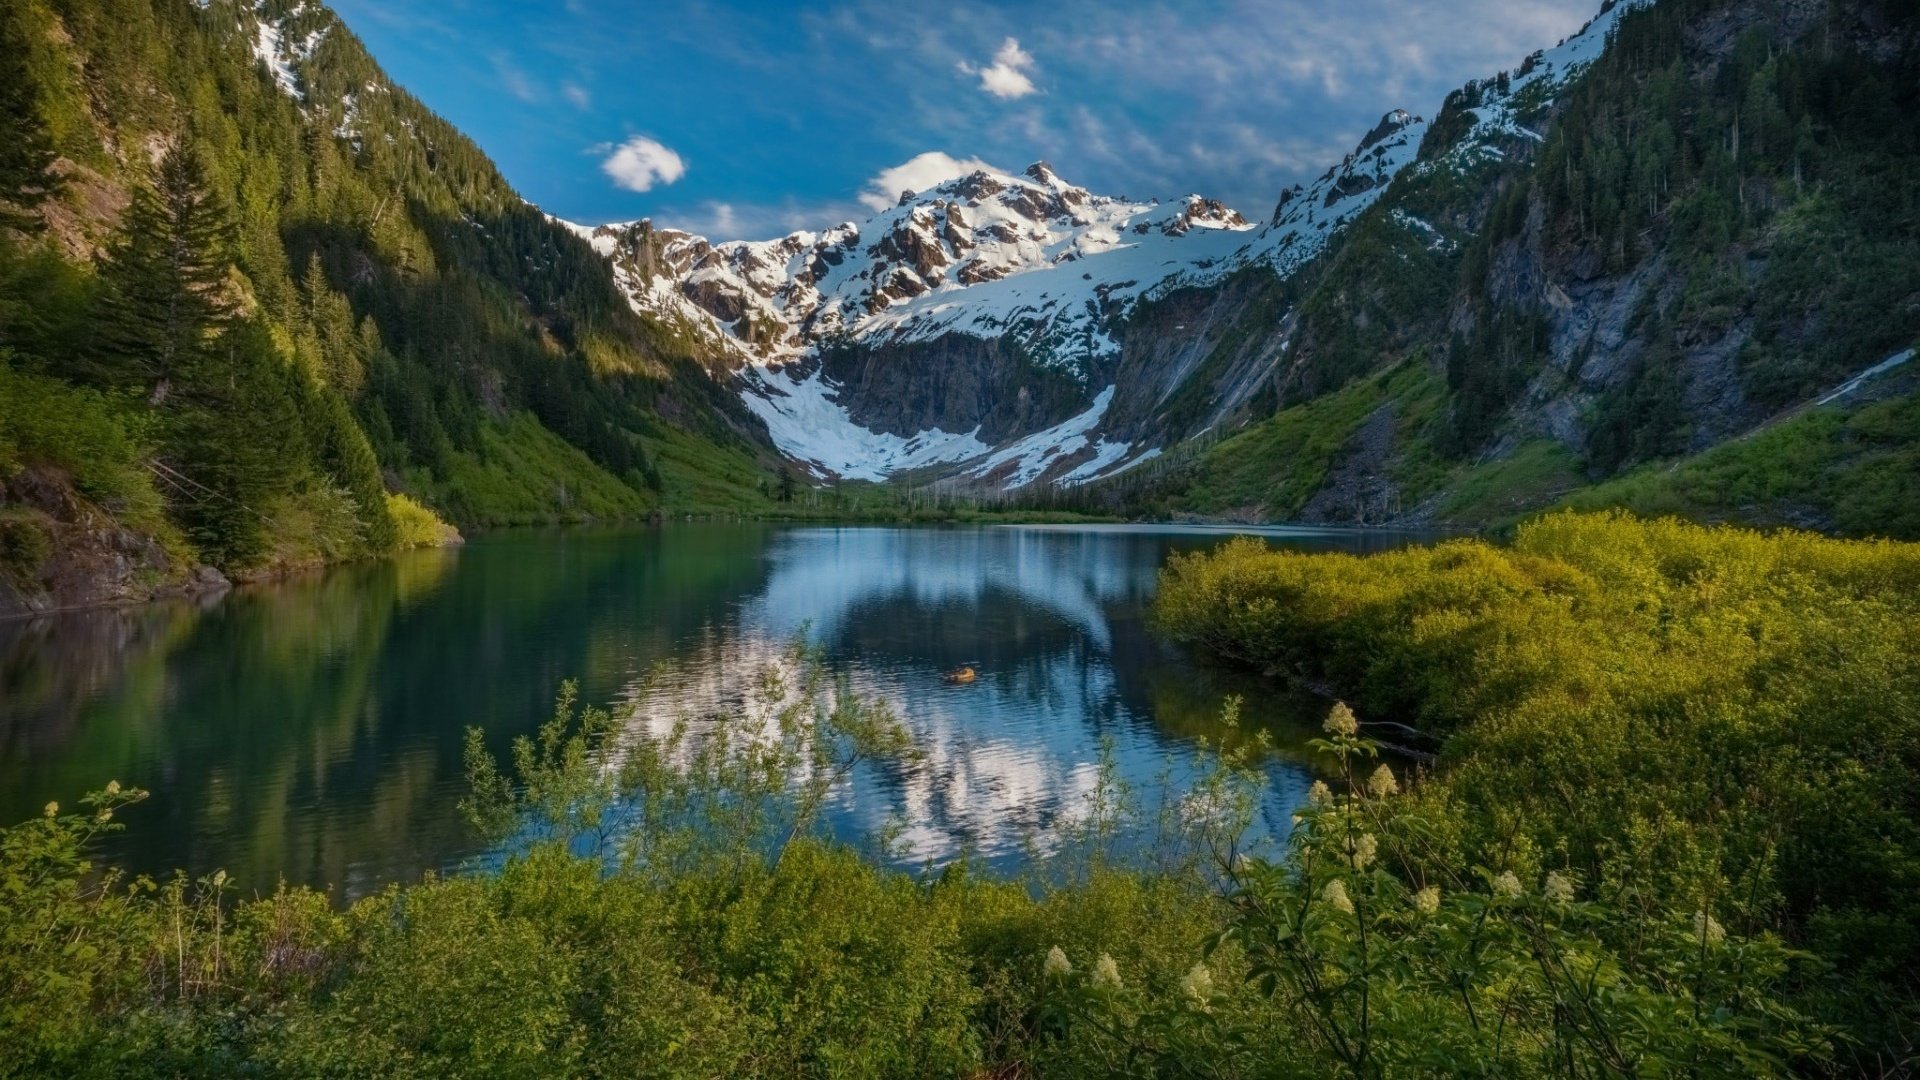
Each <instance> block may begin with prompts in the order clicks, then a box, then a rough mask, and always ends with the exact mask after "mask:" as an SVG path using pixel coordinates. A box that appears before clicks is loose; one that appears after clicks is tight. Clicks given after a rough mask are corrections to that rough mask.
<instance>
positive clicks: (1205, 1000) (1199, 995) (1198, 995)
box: [1180, 964, 1213, 1009]
mask: <svg viewBox="0 0 1920 1080" xmlns="http://www.w3.org/2000/svg"><path fill="white" fill-rule="evenodd" d="M1180 992H1181V993H1183V994H1185V995H1187V1000H1188V1001H1191V1002H1192V1003H1193V1004H1194V1005H1195V1006H1197V1007H1199V1008H1202V1009H1204V1008H1206V1007H1207V1006H1208V1005H1209V1004H1210V1003H1211V1002H1212V1001H1213V972H1211V971H1208V970H1207V965H1205V964H1195V965H1193V969H1192V970H1191V971H1188V972H1187V975H1186V977H1185V978H1183V979H1181V980H1180Z"/></svg>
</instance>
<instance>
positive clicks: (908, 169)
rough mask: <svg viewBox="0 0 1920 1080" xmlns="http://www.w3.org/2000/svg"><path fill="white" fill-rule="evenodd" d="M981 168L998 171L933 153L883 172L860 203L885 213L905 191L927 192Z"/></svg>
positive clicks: (975, 160) (977, 162)
mask: <svg viewBox="0 0 1920 1080" xmlns="http://www.w3.org/2000/svg"><path fill="white" fill-rule="evenodd" d="M980 169H987V170H990V171H998V170H995V169H994V168H993V166H991V165H989V164H987V163H986V162H984V161H981V160H980V159H979V158H964V159H963V158H956V157H954V156H952V155H950V154H943V153H941V152H940V151H938V150H929V151H927V152H926V153H924V154H921V155H919V156H918V157H915V158H912V159H911V160H908V161H905V162H902V163H900V164H898V165H895V166H894V167H893V168H891V169H882V170H881V171H880V172H879V174H878V175H876V176H874V178H873V179H871V180H869V181H867V186H866V187H864V188H862V189H860V202H861V204H862V205H864V206H866V207H867V208H868V209H870V210H875V211H879V210H885V209H886V208H887V207H889V206H892V205H893V204H895V203H897V202H899V201H900V193H901V192H903V191H925V190H927V189H928V188H930V187H933V186H935V185H937V184H942V183H945V182H946V181H948V180H952V179H955V178H957V177H962V176H965V175H967V174H968V173H971V172H975V171H978V170H980Z"/></svg>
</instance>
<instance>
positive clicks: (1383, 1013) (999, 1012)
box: [0, 652, 1841, 1077]
mask: <svg viewBox="0 0 1920 1080" xmlns="http://www.w3.org/2000/svg"><path fill="white" fill-rule="evenodd" d="M758 686H759V690H758V691H757V692H756V693H755V694H754V695H753V696H752V697H751V699H750V700H749V701H747V702H746V703H745V704H744V705H743V706H742V707H741V708H740V709H739V710H738V711H737V712H736V713H734V714H730V715H726V716H720V717H715V718H712V719H711V720H710V721H709V722H707V723H705V724H703V725H702V726H701V727H700V728H698V729H696V728H695V727H693V726H692V725H690V724H688V723H685V722H682V723H681V724H679V725H677V726H675V727H673V728H672V729H671V730H669V731H667V732H664V733H662V734H661V735H660V736H659V737H657V738H655V739H642V740H637V741H636V740H630V739H626V738H622V739H620V741H619V746H620V748H621V749H620V753H619V754H618V755H617V756H603V755H602V754H601V753H600V751H601V749H602V748H605V747H609V746H611V745H612V742H611V740H612V739H613V738H614V737H615V735H616V734H617V733H620V732H622V731H624V730H625V724H624V723H623V719H622V718H620V717H616V716H614V715H612V714H609V713H607V712H605V711H603V710H598V709H591V708H589V709H585V710H582V709H580V708H578V707H577V704H576V701H575V698H574V694H573V691H572V689H571V687H569V688H568V689H567V690H566V691H565V692H564V693H563V694H562V696H561V699H560V701H559V704H558V706H557V707H556V709H555V711H554V713H553V715H552V717H551V718H550V719H549V720H548V721H547V722H546V723H545V724H543V725H542V726H541V727H540V728H539V729H538V730H537V731H536V732H534V733H533V734H531V735H527V736H523V737H522V738H520V739H519V740H518V741H517V742H516V743H515V745H514V748H513V751H512V754H511V766H510V767H509V768H508V769H507V770H506V771H503V770H502V768H501V766H500V765H499V763H497V762H496V761H495V760H494V759H493V758H492V757H490V756H489V755H488V754H487V753H486V752H485V751H484V750H483V749H482V746H483V740H482V738H481V737H480V735H479V733H478V732H476V733H474V735H473V737H472V738H471V739H470V740H469V750H468V755H467V761H468V775H469V779H470V781H471V784H472V792H473V794H472V795H471V797H470V798H469V799H468V800H467V801H466V802H465V803H464V804H463V808H464V809H465V810H466V811H467V813H468V815H469V817H470V818H471V819H472V821H473V822H474V823H475V825H476V826H477V827H478V828H480V829H481V830H482V831H483V832H484V833H485V834H487V835H490V836H493V837H496V838H503V839H504V840H505V844H506V846H505V847H503V848H502V849H501V850H502V851H504V852H505V853H506V854H505V857H504V858H503V860H502V861H500V862H499V863H498V864H497V865H495V866H493V867H491V868H490V869H487V870H485V871H481V872H475V873H471V874H463V875H460V876H456V877H451V878H446V879H438V878H430V879H428V880H426V881H423V882H420V883H417V884H413V885H408V886H397V885H396V886H393V887H390V888H389V889H387V890H386V891H384V892H382V893H380V894H378V895H375V896H372V897H369V898H367V899H365V900H362V901H360V902H359V903H357V904H354V905H353V906H352V907H350V908H348V909H346V910H344V911H339V910H335V909H333V908H332V907H331V906H330V905H329V904H328V903H327V902H326V900H325V898H324V897H322V896H320V895H318V894H315V893H311V892H307V891H303V890H289V889H281V890H279V891H277V892H275V893H273V894H272V895H269V896H266V897H260V898H256V899H252V900H244V901H238V900H235V899H234V898H232V897H231V896H230V895H229V894H230V893H231V891H232V890H231V887H230V886H229V885H228V882H227V880H226V877H225V875H224V874H218V873H216V874H213V875H210V876H208V877H206V878H204V879H201V880H199V881H193V882H187V881H180V880H175V881H170V882H164V883H155V882H150V881H144V880H141V881H133V882H128V881H125V880H122V879H120V878H118V877H116V876H114V875H112V874H110V873H109V874H107V875H105V876H99V875H95V874H93V873H91V872H90V868H89V867H88V865H87V859H86V845H87V842H88V841H89V840H90V839H91V838H93V837H94V836H96V835H98V834H99V833H100V832H101V831H102V830H106V829H113V828H118V827H120V825H119V821H118V817H119V816H120V815H121V812H122V811H123V810H126V809H128V808H129V807H130V806H131V805H132V804H134V803H137V802H138V800H139V799H140V798H141V793H139V792H134V791H124V790H121V789H120V788H119V787H118V785H110V786H109V787H108V788H107V789H106V790H105V791H103V792H100V793H98V794H96V795H94V796H91V797H89V798H88V799H86V800H83V801H82V803H81V807H80V811H79V812H77V813H75V812H63V811H62V809H61V808H60V807H58V806H49V807H47V809H46V812H45V814H44V815H43V816H40V817H38V818H35V819H33V820H30V821H27V822H24V823H22V824H20V825H17V826H15V827H12V828H9V829H5V830H0V898H3V899H4V900H5V901H6V902H5V903H4V904H0V988H4V989H5V990H6V991H7V992H6V993H5V994H4V995H0V1002H3V1003H4V1004H0V1047H3V1048H5V1049H4V1053H0V1075H34V1076H44V1075H81V1076H84V1075H103V1076H104V1075H112V1076H147V1075H153V1076H167V1075H180V1074H188V1075H197V1074H209V1073H212V1074H231V1073H236V1072H264V1073H270V1074H273V1075H284V1076H334V1075H368V1074H379V1075H386V1076H437V1075H463V1076H533V1075H543V1076H544V1075H581V1076H603V1075H604V1076H630V1075H636V1074H640V1075H649V1076H712V1075H728V1076H956V1077H961V1076H978V1075H1006V1074H1020V1075H1041V1076H1089V1077H1111V1076H1143V1077H1144V1076H1164V1075H1195V1076H1208V1077H1235V1076H1249V1077H1250V1076H1271V1075H1323V1074H1329V1073H1331V1074H1336V1075H1357V1076H1405V1075H1418V1076H1454V1075H1461V1074H1463V1073H1464V1074H1480V1075H1539V1074H1545V1073H1549V1072H1556V1071H1571V1072H1576V1073H1580V1074H1596V1075H1597V1074H1608V1075H1614V1074H1623V1073H1634V1074H1642V1073H1651V1074H1664V1073H1667V1072H1671V1071H1687V1072H1690V1073H1692V1074H1694V1075H1700V1076H1752V1075H1769V1074H1779V1073H1783V1072H1786V1071H1789V1070H1792V1069H1796V1068H1813V1069H1818V1068H1821V1067H1824V1065H1825V1064H1827V1063H1832V1062H1835V1061H1836V1060H1837V1059H1836V1056H1835V1055H1836V1054H1837V1053H1838V1052H1839V1050H1840V1046H1841V1044H1840V1043H1839V1042H1838V1040H1837V1038H1836V1035H1835V1033H1834V1032H1833V1031H1832V1030H1831V1029H1830V1028H1828V1027H1827V1026H1825V1025H1823V1024H1821V1023H1819V1022H1817V1021H1816V1020H1814V1019H1811V1018H1810V1017H1808V1016H1807V1015H1805V1014H1804V1013H1803V1012H1801V1011H1798V1010H1796V1009H1795V1008H1794V1007H1791V1006H1790V1005H1788V1004H1786V1003H1785V996H1786V995H1788V994H1789V993H1790V992H1791V991H1792V990H1793V989H1794V988H1795V987H1796V986H1797V985H1798V981H1797V980H1799V979H1801V978H1803V977H1805V976H1806V974H1807V973H1808V972H1809V971H1817V970H1818V969H1817V966H1815V965H1813V963H1812V961H1811V959H1810V958H1809V957H1807V956H1806V955H1805V954H1802V953H1798V952H1795V951H1793V950H1791V949H1788V948H1787V947H1785V946H1784V945H1783V944H1782V942H1781V941H1780V939H1779V938H1778V937H1777V936H1776V935H1774V934H1772V933H1770V932H1767V931H1766V930H1764V929H1760V928H1751V927H1746V926H1742V925H1739V924H1735V923H1729V922H1726V921H1725V920H1726V919H1728V918H1730V917H1731V914H1732V911H1733V910H1734V909H1733V908H1732V907H1731V906H1730V905H1729V906H1722V905H1721V904H1719V903H1718V902H1716V901H1708V902H1706V903H1702V901H1701V900H1700V898H1698V897H1695V896H1691V895H1684V894H1674V895H1669V896H1660V895H1654V894H1652V893H1651V892H1648V891H1632V890H1622V889H1620V888H1618V887H1617V884H1616V883H1615V882H1613V881H1612V879H1610V878H1608V877H1606V876H1605V875H1594V876H1592V877H1589V876H1587V875H1586V874H1585V873H1584V872H1583V870H1582V869H1581V868H1579V867H1578V866H1577V865H1574V864H1572V863H1570V861H1569V860H1568V859H1567V858H1566V856H1565V854H1564V853H1562V852H1554V851H1539V850H1535V849H1531V848H1529V847H1526V846H1524V845H1517V846H1516V845H1509V846H1507V847H1506V848H1505V849H1501V850H1495V851H1491V852H1490V857H1489V858H1488V859H1487V861H1485V862H1484V863H1480V862H1475V861H1470V860H1467V859H1464V858H1463V852H1462V850H1461V848H1460V847H1459V846H1458V843H1457V841H1458V838H1459V837H1460V836H1461V835H1462V834H1463V833H1464V832H1465V831H1466V829H1465V827H1464V826H1463V824H1462V821H1461V819H1462V817H1463V816H1464V812H1463V810H1462V809H1461V808H1459V807H1458V806H1456V805H1453V804H1450V803H1449V802H1447V801H1446V800H1445V799H1443V798H1434V797H1428V796H1426V795H1425V794H1423V792H1424V789H1426V788H1428V787H1432V786H1434V785H1436V784H1437V783H1439V782H1438V781H1431V780H1429V781H1424V782H1421V783H1419V784H1418V785H1417V786H1416V787H1415V789H1414V790H1413V792H1412V793H1404V792H1402V790H1401V789H1402V787H1403V785H1406V784H1409V783H1414V778H1413V777H1412V776H1411V775H1396V771H1395V769H1394V768H1393V767H1390V766H1386V765H1380V764H1378V763H1376V762H1375V761H1374V760H1373V759H1374V757H1375V755H1376V754H1377V753H1378V746H1377V744H1376V743H1375V742H1373V741H1372V740H1369V739H1367V738H1364V737H1361V736H1360V735H1359V733H1358V730H1357V725H1356V724H1355V721H1354V717H1353V714H1352V713H1351V712H1350V711H1348V710H1347V709H1346V708H1345V707H1344V706H1337V707H1335V708H1334V710H1333V711H1332V713H1331V715H1330V716H1329V718H1328V721H1327V731H1328V736H1329V738H1328V739H1326V740H1325V741H1323V742H1321V743H1320V744H1319V746H1320V748H1321V750H1322V751H1324V752H1325V753H1326V754H1327V755H1328V757H1329V759H1330V760H1331V761H1332V762H1333V763H1334V766H1335V767H1334V769H1333V771H1332V772H1331V773H1330V779H1332V780H1333V784H1332V786H1329V785H1328V784H1325V783H1322V784H1318V785H1316V786H1315V789H1314V792H1313V794H1312V801H1311V803H1310V805H1308V806H1306V807H1304V808H1302V812H1301V818H1300V823H1299V827H1298V828H1296V829H1295V830H1294V832H1293V834H1292V836H1291V837H1290V838H1289V839H1288V840H1287V842H1286V843H1285V845H1284V846H1282V847H1280V848H1275V849H1270V850H1269V849H1262V850H1259V851H1252V850H1248V849H1244V848H1242V847H1241V846H1240V840H1239V838H1241V837H1243V836H1244V835H1245V827H1246V825H1247V824H1248V821H1249V820H1250V814H1251V811H1252V806H1253V793H1254V787H1255V785H1257V783H1258V782H1259V778H1258V773H1257V771H1256V770H1254V769H1253V768H1251V765H1252V763H1253V760H1254V759H1253V758H1252V757H1250V756H1245V755H1247V754H1250V753H1254V752H1257V751H1258V750H1259V741H1258V740H1250V741H1248V742H1247V743H1246V744H1245V745H1246V750H1244V751H1235V752H1232V753H1228V754H1225V755H1223V756H1220V757H1218V758H1216V764H1215V768H1214V769H1213V770H1212V771H1211V772H1210V773H1208V774H1206V775H1204V776H1202V777H1201V778H1199V779H1198V780H1197V781H1196V782H1195V784H1194V786H1193V787H1192V788H1191V789H1190V790H1189V791H1188V792H1186V793H1185V794H1184V795H1183V796H1182V797H1180V798H1178V799H1176V800H1173V801H1170V802H1167V803H1165V804H1163V805H1161V806H1158V807H1147V806H1143V805H1141V804H1140V803H1138V802H1137V801H1136V800H1135V799H1134V798H1132V797H1131V796H1130V794H1129V793H1128V792H1127V791H1126V789H1125V788H1124V787H1123V786H1121V785H1120V784H1118V783H1117V782H1116V781H1115V779H1114V777H1113V773H1112V772H1111V770H1109V769H1103V770H1102V773H1101V776H1102V779H1101V781H1100V782H1099V783H1098V784H1097V785H1096V787H1095V789H1094V790H1093V791H1092V792H1090V793H1089V795H1088V797H1087V801H1086V805H1085V806H1084V808H1083V813H1082V814H1081V815H1079V817H1078V823H1077V824H1076V825H1073V826H1071V827H1069V828H1068V829H1067V831H1066V832H1065V833H1064V834H1063V835H1062V836H1061V837H1060V841H1061V843H1060V847H1059V849H1058V851H1057V853H1056V854H1055V855H1054V856H1053V857H1052V858H1051V859H1050V860H1049V861H1048V862H1047V863H1045V864H1044V866H1043V867H1042V868H1041V870H1040V872H1039V873H1038V874H1037V875H1036V876H1035V877H1033V878H1031V879H1029V880H1026V881H1003V880H995V879H993V878H990V877H986V876H982V875H980V874H979V873H977V872H975V871H974V870H972V869H971V868H969V867H968V866H967V865H965V864H964V863H963V864H957V865H954V866H951V867H948V868H946V869H944V870H940V871H928V872H925V873H917V874H916V873H905V872H898V871H889V870H884V869H880V868H877V867H876V865H875V864H874V863H873V862H871V861H870V860H868V859H865V858H863V857H862V856H861V855H859V854H858V853H857V852H856V851H854V850H853V849H850V848H847V847H844V846H839V845H836V844H834V843H832V842H830V841H829V840H827V839H826V838H825V834H824V832H823V831H822V814H823V812H824V810H825V809H826V808H827V807H828V806H829V805H830V803H831V798H832V793H833V791H834V789H835V786H836V785H837V784H838V783H839V781H840V780H841V779H842V778H843V777H844V776H846V775H847V774H848V772H849V771H850V770H852V769H853V768H854V767H856V766H857V765H858V764H860V763H862V762H869V761H871V762H880V763H884V764H885V765H887V766H888V767H901V766H908V765H910V764H911V759H912V758H914V757H915V756H916V753H917V751H916V749H915V747H914V746H913V743H912V741H911V739H910V737H909V736H908V734H907V731H906V729H905V728H904V727H903V726H902V725H901V724H900V723H899V722H898V720H897V719H896V718H895V717H894V716H893V715H891V714H890V713H889V712H888V711H887V710H886V709H885V708H884V707H881V706H880V705H878V704H877V703H875V702H874V701H872V700H870V699H865V698H862V697H860V696H858V695H856V694H853V693H851V692H849V691H848V690H847V689H846V687H845V686H844V685H839V684H836V683H835V682H834V681H833V680H831V679H830V678H829V677H828V676H827V675H826V673H825V672H824V671H823V670H822V669H821V668H820V667H819V666H818V664H817V662H810V661H809V660H808V658H807V657H806V656H805V654H804V653H802V652H796V653H795V654H793V655H792V656H791V657H789V659H788V661H787V662H785V663H783V664H781V665H779V666H777V667H776V668H774V669H772V670H770V671H769V672H768V673H767V674H766V676H765V678H763V679H762V680H760V681H759V683H758ZM1231 716H1232V710H1231V709H1229V723H1231ZM1336 789H1337V790H1336ZM1149 835H1150V836H1152V837H1155V838H1156V842H1154V843H1153V844H1152V845H1151V846H1150V847H1148V848H1146V849H1144V850H1143V849H1142V848H1141V847H1140V844H1139V840H1140V838H1141V837H1143V836H1149ZM875 842H876V843H879V844H881V845H885V844H886V843H887V838H886V836H885V835H884V834H883V835H881V836H879V837H876V838H875ZM1123 852H1125V853H1131V854H1130V855H1129V856H1123V855H1122V853H1123ZM1543 869H1545V870H1546V872H1544V873H1543V872H1542V871H1543Z"/></svg>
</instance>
